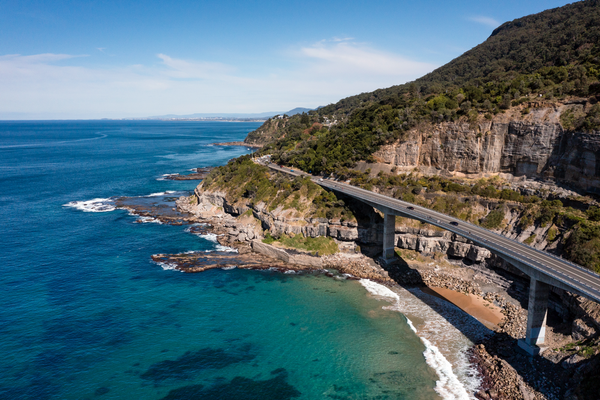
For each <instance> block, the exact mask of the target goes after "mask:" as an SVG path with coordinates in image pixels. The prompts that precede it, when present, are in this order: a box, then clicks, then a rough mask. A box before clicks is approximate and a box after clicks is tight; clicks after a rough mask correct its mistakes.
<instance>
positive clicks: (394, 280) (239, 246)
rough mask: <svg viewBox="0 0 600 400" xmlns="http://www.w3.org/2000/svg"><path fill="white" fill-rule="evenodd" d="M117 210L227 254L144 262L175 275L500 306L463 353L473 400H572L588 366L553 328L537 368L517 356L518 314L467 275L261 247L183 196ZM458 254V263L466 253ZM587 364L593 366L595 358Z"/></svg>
mask: <svg viewBox="0 0 600 400" xmlns="http://www.w3.org/2000/svg"><path fill="white" fill-rule="evenodd" d="M123 204H126V208H127V209H128V210H129V211H130V212H132V213H133V214H136V215H139V216H142V217H152V218H156V219H157V220H159V221H161V222H162V223H167V224H175V225H190V228H189V229H190V232H191V233H195V234H200V235H201V234H214V235H216V238H217V241H218V242H219V244H220V245H222V246H226V248H229V249H232V250H234V251H224V252H214V253H209V254H207V253H183V254H157V255H154V256H152V261H154V262H156V263H159V264H161V265H163V266H167V267H168V268H172V269H177V270H180V271H182V272H187V273H197V272H202V271H206V270H208V269H213V268H224V269H229V268H246V269H271V270H277V271H280V272H282V273H285V272H288V271H293V272H295V273H322V274H326V275H328V276H331V277H335V278H336V279H369V280H372V281H375V282H378V283H381V284H383V285H386V286H388V287H394V286H396V287H404V288H410V287H433V288H445V289H450V290H453V291H455V292H458V293H464V294H470V295H475V296H480V297H481V298H483V299H484V300H485V301H487V302H489V304H493V305H495V306H497V307H500V308H501V309H502V313H503V314H504V315H505V318H504V320H503V321H502V322H501V323H500V324H499V326H498V327H497V329H495V334H494V335H492V336H491V337H490V338H487V339H485V340H483V341H481V342H478V343H475V344H474V346H473V348H472V349H471V351H470V354H471V356H470V357H471V362H473V363H474V364H475V365H476V366H477V369H478V371H479V374H480V375H481V377H482V386H481V390H480V391H479V392H478V393H476V394H475V397H477V398H478V399H485V400H488V399H561V398H570V399H578V397H573V396H575V391H574V389H573V388H572V386H569V384H570V383H569V379H573V377H575V379H579V378H577V376H579V375H578V373H577V371H578V370H581V369H582V368H583V367H585V366H586V365H588V364H590V362H588V361H587V359H586V358H583V357H579V358H578V356H577V355H578V352H577V351H576V350H573V349H567V347H568V346H567V345H568V343H570V342H572V340H571V338H570V336H569V335H568V334H565V333H564V332H562V333H561V332H559V331H560V329H554V328H552V327H549V332H548V333H547V337H548V339H549V340H548V341H549V344H550V345H551V347H552V349H550V350H547V351H546V352H545V353H544V356H543V357H539V360H537V361H535V360H532V359H531V358H530V357H528V356H527V355H525V354H522V353H521V352H520V351H519V350H518V349H517V346H516V341H517V339H518V338H521V337H523V336H524V334H525V326H526V321H527V312H526V310H525V309H523V307H522V306H521V305H520V304H518V302H515V301H514V299H511V298H510V296H507V295H506V293H503V291H502V288H500V287H494V289H490V287H489V280H488V279H486V278H485V277H482V276H481V274H478V273H477V272H475V273H474V272H473V270H472V269H466V268H458V267H456V266H452V265H445V266H443V267H440V264H442V263H439V262H436V261H435V260H433V259H430V260H433V262H429V263H427V262H422V260H421V261H419V260H414V261H411V260H400V262H398V263H395V264H392V265H385V264H382V263H379V262H377V261H376V259H375V258H373V254H368V253H369V251H368V249H365V251H364V253H367V254H363V253H360V252H359V253H357V252H355V251H354V248H353V247H350V248H348V247H346V248H344V247H343V246H341V249H342V251H340V252H339V253H336V254H334V255H331V256H321V257H318V256H315V255H314V254H311V253H309V252H303V251H299V250H295V249H294V250H290V249H282V248H280V247H276V246H273V245H268V244H266V243H263V242H262V240H261V239H262V234H261V233H262V229H261V227H260V226H256V224H254V225H253V223H255V222H256V221H254V220H253V218H250V217H248V218H247V219H244V216H243V215H242V214H238V216H237V217H234V216H232V215H231V214H229V213H226V212H223V208H221V207H216V208H212V209H207V208H204V209H203V210H204V211H203V212H202V213H198V212H197V210H198V208H197V204H192V203H190V198H188V197H181V198H179V199H178V200H177V207H176V208H173V207H172V206H171V207H156V206H155V207H147V206H137V207H136V206H135V205H132V204H131V202H123ZM205 206H206V205H205ZM221 206H222V205H221ZM217 209H220V210H217ZM238 211H241V210H238ZM464 253H465V254H464V255H465V256H466V255H467V254H468V253H469V252H468V251H466V252H464ZM473 258H477V257H473ZM406 261H409V262H406ZM432 264H434V265H433V266H432ZM332 270H335V271H337V272H335V271H332ZM488 277H489V276H488ZM559 325H560V324H559ZM585 327H588V325H586V324H584V328H583V331H585V330H586V328H585ZM559 328H560V327H559ZM563 328H564V327H563ZM588 328H589V327H588ZM555 330H556V332H555ZM590 337H593V332H592V333H590V332H587V336H586V335H583V338H584V339H585V340H589V338H590ZM591 362H593V363H598V357H596V358H595V359H593V360H592V361H591ZM586 368H588V369H589V368H590V367H589V366H587V367H586ZM565 377H567V378H565ZM565 388H566V389H565ZM566 395H569V396H571V397H565V396H566Z"/></svg>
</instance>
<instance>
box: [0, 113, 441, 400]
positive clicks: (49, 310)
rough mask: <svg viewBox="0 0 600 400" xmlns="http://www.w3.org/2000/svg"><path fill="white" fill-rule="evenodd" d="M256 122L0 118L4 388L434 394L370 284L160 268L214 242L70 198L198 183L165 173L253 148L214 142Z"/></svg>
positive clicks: (91, 395) (22, 394)
mask: <svg viewBox="0 0 600 400" xmlns="http://www.w3.org/2000/svg"><path fill="white" fill-rule="evenodd" d="M258 126H259V124H258V123H225V122H148V121H136V122H124V121H85V122H71V121H69V122H0V182H1V187H2V191H1V192H0V221H2V224H1V227H0V232H1V233H2V241H1V242H0V265H1V266H2V267H1V268H0V290H1V293H2V300H3V306H2V307H1V308H0V354H2V355H3V357H2V359H1V360H0V398H7V399H8V398H10V399H15V398H19V399H34V398H35V399H83V398H86V399H96V398H101V399H131V398H143V399H161V398H173V399H175V398H181V399H189V398H203V399H288V398H298V399H322V398H323V399H327V398H331V399H434V398H439V395H438V393H437V392H436V391H435V390H434V388H435V386H436V381H438V380H439V371H436V370H434V369H433V368H432V367H430V366H429V365H428V364H427V362H426V360H425V358H424V355H423V353H424V351H425V350H426V347H425V344H424V342H423V341H422V340H421V339H420V338H419V337H418V336H417V335H416V334H415V332H413V330H412V329H411V327H410V326H409V324H407V322H406V319H405V317H404V315H403V314H401V313H399V312H397V310H394V309H384V308H383V306H387V305H389V304H391V303H388V302H386V301H384V300H382V299H381V298H380V297H376V296H375V297H374V296H372V295H368V293H367V291H366V290H365V288H364V287H363V285H361V283H360V282H357V281H345V280H336V279H332V278H328V277H325V276H323V275H296V274H281V273H278V272H273V271H246V270H237V269H233V270H227V271H225V270H211V271H207V272H204V273H200V274H184V273H181V272H177V271H172V270H163V269H162V268H161V267H160V266H159V265H157V264H154V263H152V262H151V261H150V256H151V255H152V254H156V253H173V252H183V251H192V250H194V251H210V250H214V249H215V243H213V242H211V241H209V240H205V239H202V238H199V237H197V236H195V235H192V234H190V233H187V232H186V231H185V227H181V226H168V225H160V224H153V223H147V224H138V223H135V222H136V217H135V216H131V215H129V214H128V213H127V212H126V211H124V210H113V211H109V212H84V211H82V210H81V209H77V208H73V207H65V206H64V205H65V204H68V203H69V202H73V201H86V200H92V199H107V198H110V197H111V196H146V195H149V194H152V193H158V192H165V191H175V192H176V193H175V194H174V195H178V194H182V193H185V192H186V191H190V190H192V189H193V188H194V186H195V185H196V183H197V182H186V181H183V182H182V181H166V180H161V179H160V178H161V177H162V175H163V174H168V173H187V170H188V169H190V168H196V167H204V166H211V165H221V164H224V163H226V162H227V160H229V159H231V158H233V157H236V156H239V155H241V154H245V153H247V152H249V150H248V149H246V148H243V147H220V146H209V144H210V143H212V142H220V141H234V140H242V139H243V138H244V137H245V136H246V134H247V133H248V132H249V131H251V130H253V129H255V128H256V127H258ZM392 308H393V307H392ZM417 325H419V324H417ZM417 328H419V326H417ZM438 346H439V343H438ZM430 364H431V363H430Z"/></svg>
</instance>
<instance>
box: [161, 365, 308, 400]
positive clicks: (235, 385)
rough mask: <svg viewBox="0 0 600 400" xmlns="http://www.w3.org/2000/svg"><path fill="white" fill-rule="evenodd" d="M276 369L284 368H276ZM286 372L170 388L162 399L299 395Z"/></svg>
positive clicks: (282, 399) (257, 399)
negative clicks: (214, 383)
mask: <svg viewBox="0 0 600 400" xmlns="http://www.w3.org/2000/svg"><path fill="white" fill-rule="evenodd" d="M278 370H283V372H285V369H283V368H278ZM286 375H287V374H285V373H280V374H279V375H277V376H276V377H274V378H272V379H268V380H264V381H259V380H253V379H248V378H244V377H242V376H237V377H235V378H233V379H232V380H231V381H230V382H229V383H224V384H220V385H214V386H211V387H209V388H207V389H204V387H203V386H202V385H190V386H184V387H181V388H178V389H174V390H171V391H170V392H169V394H168V395H166V396H165V397H163V400H189V399H203V400H223V399H235V400H268V399H277V400H288V399H292V398H295V397H300V395H301V393H300V392H299V391H298V390H297V389H296V388H295V387H294V386H292V385H290V384H289V383H287V381H286V379H287V376H286Z"/></svg>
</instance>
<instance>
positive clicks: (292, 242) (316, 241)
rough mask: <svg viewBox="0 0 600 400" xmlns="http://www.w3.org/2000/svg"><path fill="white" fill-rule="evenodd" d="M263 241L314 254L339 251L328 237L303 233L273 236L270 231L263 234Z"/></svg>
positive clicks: (320, 254)
mask: <svg viewBox="0 0 600 400" xmlns="http://www.w3.org/2000/svg"><path fill="white" fill-rule="evenodd" d="M263 243H267V244H272V243H275V244H278V245H280V246H282V247H287V248H292V249H298V250H304V251H308V252H310V253H313V254H315V255H319V256H325V255H331V254H335V253H337V252H338V251H339V248H338V245H337V243H336V242H335V240H333V239H332V238H330V237H323V236H319V237H316V238H312V237H304V235H302V234H299V235H291V236H288V235H282V236H281V237H279V238H277V239H276V238H274V237H272V236H271V234H270V233H268V232H267V233H266V234H265V238H264V239H263Z"/></svg>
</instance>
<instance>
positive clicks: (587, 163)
mask: <svg viewBox="0 0 600 400" xmlns="http://www.w3.org/2000/svg"><path fill="white" fill-rule="evenodd" d="M588 107H590V106H589V105H587V104H564V105H559V106H542V107H539V108H534V109H533V110H532V111H531V112H530V113H529V114H527V115H525V116H522V115H521V113H520V110H518V109H513V110H511V112H507V113H506V114H499V115H497V116H496V117H494V118H493V119H492V120H490V121H484V122H478V123H474V124H469V123H466V122H463V123H441V124H436V125H432V124H426V125H422V126H419V127H417V128H416V129H413V130H412V131H411V132H409V135H408V139H407V140H401V141H398V142H396V143H393V144H391V145H385V146H382V147H381V148H380V149H379V150H378V151H377V152H376V153H375V154H374V156H375V157H376V158H377V159H379V160H380V161H382V162H384V163H387V164H390V165H393V166H397V167H401V169H405V170H412V169H413V168H415V167H419V168H422V167H425V168H427V167H430V168H435V169H437V170H442V171H448V172H451V173H455V174H456V173H458V174H465V175H477V174H484V173H500V172H502V173H510V174H513V175H515V176H523V175H526V176H527V177H539V178H549V179H555V180H557V181H562V182H565V183H569V184H571V185H574V186H577V187H579V188H581V189H584V190H587V189H591V188H600V132H592V133H584V132H566V131H565V130H564V129H563V127H562V125H561V121H560V115H561V114H562V113H564V112H566V111H567V110H571V111H577V110H584V109H585V108H588Z"/></svg>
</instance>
